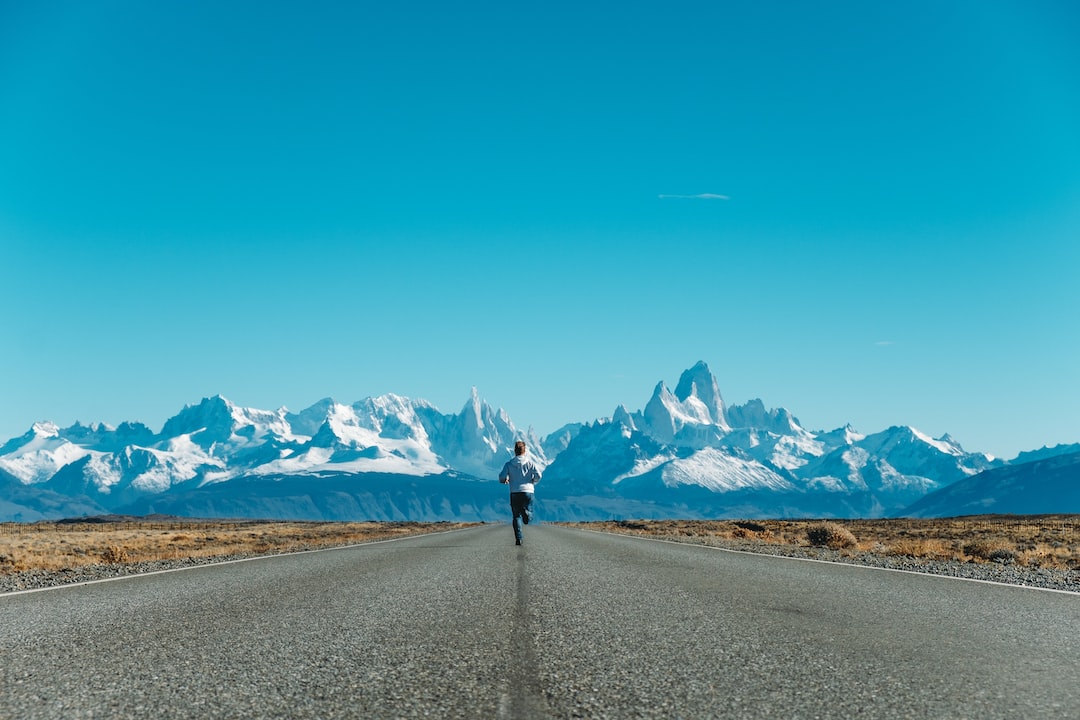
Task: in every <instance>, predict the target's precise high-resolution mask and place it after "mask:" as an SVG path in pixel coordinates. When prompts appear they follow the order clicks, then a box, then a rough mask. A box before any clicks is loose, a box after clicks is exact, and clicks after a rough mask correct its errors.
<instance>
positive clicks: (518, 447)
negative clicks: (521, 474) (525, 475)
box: [514, 440, 525, 455]
mask: <svg viewBox="0 0 1080 720" xmlns="http://www.w3.org/2000/svg"><path fill="white" fill-rule="evenodd" d="M514 454H515V455H524V454H525V441H524V440H518V441H517V442H516V443H514Z"/></svg>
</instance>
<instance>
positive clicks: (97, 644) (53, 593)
mask: <svg viewBox="0 0 1080 720" xmlns="http://www.w3.org/2000/svg"><path fill="white" fill-rule="evenodd" d="M1078 631H1080V595H1075V594H1064V593H1052V592H1045V591H1036V590H1030V589H1025V588H1018V587H1006V586H998V585H990V584H984V583H973V582H963V581H956V580H949V579H944V578H936V577H929V576H920V575H911V574H903V573H892V572H884V571H878V570H869V569H863V568H857V567H852V566H846V565H830V564H824V563H812V562H805V561H797V560H791V559H785V558H775V557H767V556H754V555H743V554H737V553H730V552H723V551H718V550H712V549H708V548H702V547H697V546H692V545H677V544H670V543H658V542H651V541H646V540H639V539H635V538H628V537H616V536H607V535H600V534H596V533H589V532H584V531H577V530H569V529H563V528H557V527H552V526H535V525H534V526H531V527H529V528H527V529H526V544H525V545H524V546H523V547H520V548H519V547H515V546H514V544H513V534H512V531H511V530H510V528H509V526H485V527H481V528H477V529H473V530H464V531H457V532H451V533H445V534H438V535H428V536H421V537H415V538H410V539H405V540H397V541H393V542H386V543H380V544H370V545H364V546H359V547H355V548H348V549H339V550H331V551H322V552H317V553H308V554H302V555H293V556H282V557H276V558H269V559H260V560H255V561H248V562H239V563H231V564H225V565H218V566H209V567H201V568H196V569H191V570H186V571H182V572H172V573H164V574H158V575H149V576H142V577H138V578H131V579H125V580H120V581H115V582H105V583H98V584H91V585H83V586H78V587H67V588H62V589H54V590H49V591H44V592H34V593H26V594H13V595H6V596H0V648H2V649H0V653H2V661H3V664H2V669H0V717H2V718H13V719H14V718H19V719H20V720H22V719H25V720H32V719H33V718H65V719H66V718H147V717H154V718H353V717H355V718H397V717H438V718H452V717H461V718H545V717H551V718H575V717H582V718H635V717H649V718H652V717H655V718H680V717H681V718H713V717H715V718H908V717H910V718H973V719H975V718H977V719H979V720H986V719H989V718H1017V717H1024V718H1028V719H1030V718H1076V717H1078V716H1080V647H1078V642H1080V640H1078V637H1077V636H1078Z"/></svg>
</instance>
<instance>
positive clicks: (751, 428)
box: [0, 362, 1080, 521]
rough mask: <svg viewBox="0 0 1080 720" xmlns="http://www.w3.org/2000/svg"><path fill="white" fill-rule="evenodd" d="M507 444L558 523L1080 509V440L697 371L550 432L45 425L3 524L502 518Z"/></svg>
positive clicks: (7, 458)
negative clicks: (828, 413)
mask: <svg viewBox="0 0 1080 720" xmlns="http://www.w3.org/2000/svg"><path fill="white" fill-rule="evenodd" d="M516 439H524V440H525V441H526V442H527V443H528V445H529V447H530V449H531V453H532V456H533V459H534V460H535V461H536V462H537V463H538V464H539V465H541V466H542V467H543V468H544V476H545V477H544V480H543V481H542V483H541V485H540V487H539V489H538V495H537V499H538V504H539V508H538V510H539V512H541V513H542V516H543V517H544V518H545V519H549V520H590V519H608V518H625V517H652V518H660V517H695V518H704V517H713V518H721V517H744V518H751V517H882V516H891V515H902V514H909V513H918V514H927V513H930V514H935V513H936V514H958V512H957V510H958V509H959V510H962V511H964V512H967V511H968V510H971V509H974V510H975V511H993V512H1009V511H1011V510H1010V509H1009V508H1010V507H1013V506H1015V501H1012V500H1009V498H1010V497H1012V496H1011V495H1010V494H1009V493H1008V492H1000V491H994V490H993V489H992V488H991V487H990V486H992V485H993V484H994V483H1001V482H1009V483H1012V484H1013V485H1015V484H1016V483H1017V482H1018V481H1017V478H1018V477H1027V474H1031V473H1034V474H1035V475H1039V476H1042V475H1047V473H1049V475H1047V477H1050V478H1051V479H1050V480H1047V481H1046V482H1041V481H1039V482H1036V481H1031V482H1028V481H1025V484H1024V485H1023V486H1024V487H1026V488H1032V490H1031V492H1036V493H1039V494H1041V495H1043V496H1045V500H1046V502H1044V503H1042V504H1039V503H1035V504H1034V505H1031V504H1030V503H1029V505H1030V506H1031V507H1048V506H1051V505H1054V504H1055V503H1057V505H1058V506H1056V507H1057V509H1055V510H1053V511H1054V512H1080V493H1077V492H1073V493H1072V494H1071V495H1070V494H1069V493H1067V492H1066V493H1063V492H1062V491H1061V486H1062V484H1065V485H1068V484H1069V483H1072V485H1071V486H1075V485H1076V484H1077V481H1078V476H1077V473H1078V472H1080V462H1073V463H1070V462H1069V461H1068V457H1069V456H1071V455H1072V454H1076V457H1077V460H1078V461H1080V445H1076V446H1060V447H1059V448H1054V449H1047V448H1044V449H1042V450H1039V451H1033V452H1032V453H1028V454H1021V456H1019V457H1018V458H1017V459H1016V460H1014V461H1013V462H1011V463H1008V462H1005V461H1003V460H1000V459H995V458H993V457H991V456H989V455H987V454H985V453H977V452H967V451H965V450H964V449H963V448H962V447H961V446H960V444H959V443H957V442H956V441H955V440H954V439H953V438H951V437H949V436H948V435H945V436H942V437H940V438H932V437H929V436H927V435H925V434H923V433H921V432H919V431H918V430H916V429H914V428H911V427H908V426H903V425H897V426H893V427H890V428H887V429H885V430H883V431H881V432H877V433H873V434H869V435H864V434H861V433H859V432H857V431H856V430H855V429H854V428H852V427H851V426H850V425H849V426H845V427H841V428H837V429H834V430H831V431H810V430H807V429H806V428H804V427H803V426H802V425H801V423H800V422H799V420H798V419H797V418H796V417H795V416H794V415H792V414H791V413H790V412H789V411H787V410H785V409H783V408H779V409H767V408H766V407H765V405H764V404H763V403H762V402H761V401H760V400H751V401H749V402H747V403H746V404H744V405H735V406H728V405H726V404H725V402H724V400H723V397H722V395H721V393H720V389H719V385H718V382H717V379H716V377H715V376H714V375H713V373H712V372H711V371H710V370H709V368H708V366H707V365H706V364H705V363H704V362H699V363H697V364H696V365H694V366H693V367H692V368H690V369H689V370H686V371H685V372H683V373H682V375H681V376H680V378H679V382H678V383H677V384H676V386H675V388H674V390H671V389H669V388H668V387H667V386H666V385H665V384H664V383H663V382H661V383H659V384H657V385H656V387H655V388H654V390H653V393H652V395H651V397H650V398H649V400H648V402H647V403H646V404H645V405H644V407H643V409H641V410H637V411H633V412H631V411H630V410H628V409H627V408H626V407H624V406H619V407H617V408H616V409H615V411H614V412H613V413H612V415H611V416H610V417H607V418H601V419H597V420H594V421H591V422H586V423H574V424H569V425H566V426H564V427H563V428H560V429H559V430H557V431H556V432H554V433H552V434H550V435H547V436H545V437H537V436H536V435H535V434H534V433H533V432H532V431H531V430H524V431H523V430H521V429H519V428H517V427H516V426H515V425H514V423H513V421H512V420H511V418H510V417H509V416H508V415H507V414H506V413H505V412H504V411H502V410H495V409H493V408H492V407H491V406H490V405H488V404H487V403H486V402H484V401H482V400H481V398H480V396H479V394H478V393H477V391H476V389H473V391H472V394H471V396H470V398H469V399H468V401H467V402H466V403H465V405H464V407H463V408H462V409H461V411H460V412H458V413H455V414H446V413H443V412H441V411H439V410H438V409H437V408H436V407H434V406H433V405H431V404H430V403H428V402H426V401H424V400H413V399H409V398H405V397H401V396H397V395H392V394H391V395H383V396H379V397H374V398H367V399H365V400H361V401H359V402H355V403H352V404H349V405H346V404H341V403H338V402H336V401H334V400H332V399H329V398H327V399H324V400H321V401H319V402H317V403H315V404H314V405H312V406H311V407H309V408H306V409H304V410H302V411H300V412H298V413H293V412H290V411H289V410H287V409H286V408H281V409H278V410H258V409H252V408H243V407H239V406H237V405H235V404H233V403H231V402H230V401H229V400H227V399H225V398H223V397H221V396H214V397H209V398H205V399H203V400H202V401H201V402H199V403H198V404H196V405H191V406H187V407H185V408H184V409H183V410H181V411H180V412H179V413H178V414H176V415H175V416H174V417H172V418H170V419H169V420H167V421H166V422H165V424H164V426H163V427H162V429H161V430H160V432H154V431H153V430H151V429H150V428H149V427H147V426H146V425H144V424H142V423H135V422H125V423H122V424H121V425H119V426H118V427H110V426H107V425H104V424H91V425H83V424H81V423H76V424H75V425H72V426H71V427H67V428H60V427H58V426H57V425H55V424H52V423H48V422H41V423H36V424H34V425H33V426H32V427H31V428H30V430H28V431H27V432H26V433H25V434H24V435H22V436H19V437H16V438H13V439H11V440H9V441H8V442H6V443H4V444H3V446H0V519H2V520H20V521H34V520H39V519H55V518H60V517H73V516H82V515H90V514H100V513H125V514H147V513H168V514H174V515H182V516H192V517H257V518H268V519H269V518H282V519H284V518H289V519H333V520H342V519H376V520H395V519H396V520H424V521H434V520H484V521H496V520H503V519H505V518H506V515H507V509H506V506H507V500H506V497H505V488H503V487H502V486H500V485H499V484H498V483H496V482H494V478H495V476H496V475H497V473H498V471H499V469H500V468H501V467H502V465H503V463H504V462H505V461H506V460H507V459H509V457H510V454H511V451H510V448H511V447H512V446H513V443H514V441H515V440H516ZM1062 458H1065V459H1062ZM1051 471H1052V472H1051ZM1002 478H1007V480H1002ZM1040 483H1041V484H1040ZM950 489H954V492H955V493H956V494H954V495H953V494H950ZM1029 494H1030V493H1029ZM934 498H937V500H934ZM980 498H983V499H985V498H993V499H994V500H995V501H994V502H993V503H986V502H983V503H982V504H980ZM1062 498H1069V500H1068V502H1067V503H1065V504H1064V505H1062V503H1061V502H1059V501H1060V500H1061V499H1062ZM1029 499H1030V498H1029ZM935 503H936V504H935ZM1010 503H1012V504H1010ZM1025 507H1026V506H1025Z"/></svg>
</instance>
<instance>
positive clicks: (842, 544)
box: [806, 523, 859, 550]
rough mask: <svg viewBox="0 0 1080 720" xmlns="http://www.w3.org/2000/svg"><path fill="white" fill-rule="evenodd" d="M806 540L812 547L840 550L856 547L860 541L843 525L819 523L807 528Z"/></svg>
mask: <svg viewBox="0 0 1080 720" xmlns="http://www.w3.org/2000/svg"><path fill="white" fill-rule="evenodd" d="M806 539H807V540H809V541H810V544H811V545H818V546H821V547H828V548H832V549H833V550H840V549H841V548H849V547H855V545H856V544H858V542H859V541H858V540H857V539H856V538H855V536H854V535H853V534H852V532H851V531H850V530H848V529H847V528H846V527H844V526H843V525H837V524H836V523H818V524H817V525H811V526H810V527H808V528H806Z"/></svg>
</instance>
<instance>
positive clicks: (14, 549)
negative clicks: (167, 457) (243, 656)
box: [0, 520, 471, 574]
mask: <svg viewBox="0 0 1080 720" xmlns="http://www.w3.org/2000/svg"><path fill="white" fill-rule="evenodd" d="M470 524H471V523H409V522H385V523H379V522H355V523H343V522H260V521H235V522H213V521H185V520H175V521H165V522H161V521H153V522H150V521H123V522H95V523H33V524H19V523H2V524H0V574H8V573H14V572H20V571H23V570H34V569H41V570H63V569H65V568H75V567H80V566H84V565H96V564H101V563H128V562H143V561H148V560H174V559H183V558H204V557H219V556H229V555H252V554H259V555H262V554H274V553H281V552H290V551H296V550H311V549H315V548H319V547H330V546H333V545H347V544H350V543H356V542H364V541H368V540H379V539H388V538H393V537H401V536H405V535H417V534H422V533H426V532H433V531H437V530H450V529H455V528H460V527H466V526H467V525H470Z"/></svg>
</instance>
